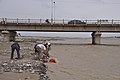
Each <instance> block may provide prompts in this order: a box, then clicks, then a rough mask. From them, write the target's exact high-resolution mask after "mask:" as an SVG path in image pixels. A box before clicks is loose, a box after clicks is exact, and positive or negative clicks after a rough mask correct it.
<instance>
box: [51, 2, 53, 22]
mask: <svg viewBox="0 0 120 80" xmlns="http://www.w3.org/2000/svg"><path fill="white" fill-rule="evenodd" d="M51 24H53V0H51Z"/></svg>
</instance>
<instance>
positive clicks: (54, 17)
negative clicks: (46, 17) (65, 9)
mask: <svg viewBox="0 0 120 80" xmlns="http://www.w3.org/2000/svg"><path fill="white" fill-rule="evenodd" d="M53 4H54V23H55V1H54V2H53Z"/></svg>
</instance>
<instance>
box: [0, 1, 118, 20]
mask: <svg viewBox="0 0 120 80" xmlns="http://www.w3.org/2000/svg"><path fill="white" fill-rule="evenodd" d="M53 1H55V18H56V19H120V0H53ZM53 4H54V3H53ZM51 13H52V11H51V0H0V17H1V18H2V17H3V18H5V17H6V18H37V19H39V18H42V19H46V18H51Z"/></svg>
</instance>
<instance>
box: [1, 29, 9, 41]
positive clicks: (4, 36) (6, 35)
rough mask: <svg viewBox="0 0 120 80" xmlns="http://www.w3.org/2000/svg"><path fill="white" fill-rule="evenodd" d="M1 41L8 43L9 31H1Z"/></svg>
mask: <svg viewBox="0 0 120 80" xmlns="http://www.w3.org/2000/svg"><path fill="white" fill-rule="evenodd" d="M2 37H3V39H2V41H3V42H9V41H10V34H9V31H2Z"/></svg>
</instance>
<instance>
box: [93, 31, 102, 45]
mask: <svg viewBox="0 0 120 80" xmlns="http://www.w3.org/2000/svg"><path fill="white" fill-rule="evenodd" d="M91 35H92V44H100V41H101V32H93V33H92V34H91Z"/></svg>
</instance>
